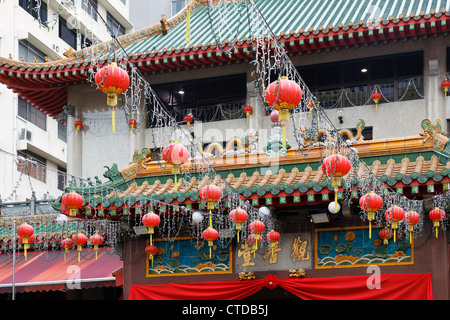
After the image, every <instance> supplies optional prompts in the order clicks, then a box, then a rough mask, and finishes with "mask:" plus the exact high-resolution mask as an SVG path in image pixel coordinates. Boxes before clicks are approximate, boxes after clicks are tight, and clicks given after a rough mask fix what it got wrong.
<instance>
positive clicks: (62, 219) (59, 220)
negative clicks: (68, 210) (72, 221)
mask: <svg viewBox="0 0 450 320" xmlns="http://www.w3.org/2000/svg"><path fill="white" fill-rule="evenodd" d="M67 220H68V219H67V216H66V215H65V214H62V213H60V214H59V215H58V216H57V217H56V223H57V224H58V225H60V226H63V225H64V224H65V223H67Z"/></svg>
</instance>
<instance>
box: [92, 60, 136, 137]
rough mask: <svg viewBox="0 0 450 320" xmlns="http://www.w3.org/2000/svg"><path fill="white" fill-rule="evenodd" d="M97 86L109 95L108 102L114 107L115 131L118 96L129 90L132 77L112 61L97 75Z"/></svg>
mask: <svg viewBox="0 0 450 320" xmlns="http://www.w3.org/2000/svg"><path fill="white" fill-rule="evenodd" d="M95 83H96V84H97V88H98V89H100V90H101V91H102V92H104V93H106V94H107V95H108V97H107V101H106V103H107V104H108V106H111V107H112V131H113V132H115V131H116V130H115V113H114V111H115V106H117V96H118V95H119V94H122V93H124V92H125V91H127V89H128V86H129V85H130V77H129V76H128V73H127V71H125V70H124V69H122V68H120V67H118V66H117V63H115V62H111V63H110V64H109V65H108V66H104V67H103V68H101V69H100V70H99V71H98V72H97V73H96V75H95Z"/></svg>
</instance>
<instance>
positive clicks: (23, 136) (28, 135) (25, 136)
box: [19, 128, 33, 142]
mask: <svg viewBox="0 0 450 320" xmlns="http://www.w3.org/2000/svg"><path fill="white" fill-rule="evenodd" d="M32 137H33V133H32V132H31V131H30V130H28V129H26V128H22V130H21V131H20V135H19V140H27V141H30V142H31V139H32Z"/></svg>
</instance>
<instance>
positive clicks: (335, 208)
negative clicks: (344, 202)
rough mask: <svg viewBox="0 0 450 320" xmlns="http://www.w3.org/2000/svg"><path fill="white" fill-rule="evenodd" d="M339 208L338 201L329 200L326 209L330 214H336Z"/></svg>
mask: <svg viewBox="0 0 450 320" xmlns="http://www.w3.org/2000/svg"><path fill="white" fill-rule="evenodd" d="M340 210H341V205H340V204H339V202H337V203H335V202H334V201H332V202H330V204H329V205H328V211H330V212H331V213H332V214H336V213H338V212H339V211H340Z"/></svg>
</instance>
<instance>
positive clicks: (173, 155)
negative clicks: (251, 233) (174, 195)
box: [162, 141, 189, 192]
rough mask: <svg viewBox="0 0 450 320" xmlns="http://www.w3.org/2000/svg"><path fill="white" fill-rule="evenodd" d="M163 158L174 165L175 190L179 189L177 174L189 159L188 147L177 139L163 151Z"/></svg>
mask: <svg viewBox="0 0 450 320" xmlns="http://www.w3.org/2000/svg"><path fill="white" fill-rule="evenodd" d="M162 158H163V160H164V161H166V162H167V163H168V164H170V165H172V173H173V174H175V183H174V185H175V192H176V191H177V190H178V182H177V174H179V173H180V172H181V171H180V167H181V165H183V164H184V163H186V161H188V159H189V151H188V149H187V148H186V147H185V146H183V145H181V144H179V143H178V142H177V141H174V142H173V143H171V144H169V145H167V146H165V147H164V149H163V151H162Z"/></svg>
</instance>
